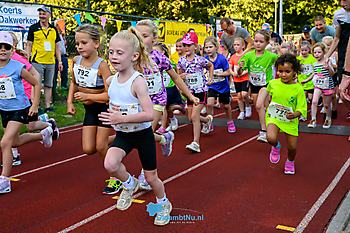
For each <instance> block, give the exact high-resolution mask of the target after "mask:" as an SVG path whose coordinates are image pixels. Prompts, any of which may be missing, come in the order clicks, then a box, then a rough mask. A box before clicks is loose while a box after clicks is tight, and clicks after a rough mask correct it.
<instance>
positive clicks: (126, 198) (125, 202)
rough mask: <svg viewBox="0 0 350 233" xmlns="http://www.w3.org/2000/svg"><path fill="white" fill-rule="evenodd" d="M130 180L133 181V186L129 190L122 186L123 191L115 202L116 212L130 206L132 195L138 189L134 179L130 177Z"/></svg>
mask: <svg viewBox="0 0 350 233" xmlns="http://www.w3.org/2000/svg"><path fill="white" fill-rule="evenodd" d="M132 178H133V179H134V186H133V187H132V188H130V189H128V188H126V187H125V186H123V191H122V193H121V194H120V197H119V198H118V201H117V209H118V210H126V209H128V208H129V207H130V206H131V202H132V195H133V194H134V193H135V192H136V191H137V190H138V189H139V187H140V183H139V181H138V180H137V179H136V178H135V177H132Z"/></svg>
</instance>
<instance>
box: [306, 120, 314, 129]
mask: <svg viewBox="0 0 350 233" xmlns="http://www.w3.org/2000/svg"><path fill="white" fill-rule="evenodd" d="M307 127H308V128H315V127H316V120H311V121H310V122H309V124H308V125H307Z"/></svg>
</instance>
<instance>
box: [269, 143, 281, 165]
mask: <svg viewBox="0 0 350 233" xmlns="http://www.w3.org/2000/svg"><path fill="white" fill-rule="evenodd" d="M280 151H281V147H280V148H275V147H274V146H272V147H271V152H270V162H271V163H278V162H279V161H280Z"/></svg>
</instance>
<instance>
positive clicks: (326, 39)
mask: <svg viewBox="0 0 350 233" xmlns="http://www.w3.org/2000/svg"><path fill="white" fill-rule="evenodd" d="M326 41H329V42H331V43H332V42H333V37H331V36H325V37H323V38H322V43H326Z"/></svg>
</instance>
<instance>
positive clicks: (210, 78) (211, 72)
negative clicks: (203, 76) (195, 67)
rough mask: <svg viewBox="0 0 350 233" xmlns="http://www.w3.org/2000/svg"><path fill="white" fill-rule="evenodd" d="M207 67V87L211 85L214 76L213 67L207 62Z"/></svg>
mask: <svg viewBox="0 0 350 233" xmlns="http://www.w3.org/2000/svg"><path fill="white" fill-rule="evenodd" d="M207 67H208V68H209V80H208V85H212V84H213V75H214V65H213V63H211V62H210V61H208V65H207Z"/></svg>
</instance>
